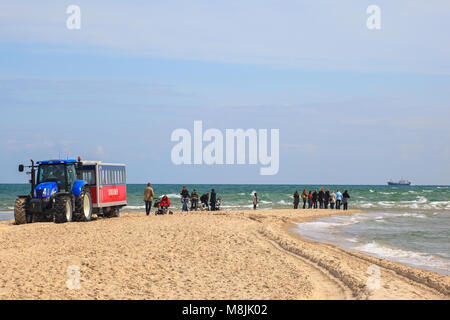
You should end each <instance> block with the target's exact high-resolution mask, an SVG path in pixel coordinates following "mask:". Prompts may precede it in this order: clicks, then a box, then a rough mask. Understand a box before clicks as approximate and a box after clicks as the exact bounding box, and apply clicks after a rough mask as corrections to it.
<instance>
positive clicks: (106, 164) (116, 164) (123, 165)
mask: <svg viewBox="0 0 450 320" xmlns="http://www.w3.org/2000/svg"><path fill="white" fill-rule="evenodd" d="M81 163H82V164H83V165H88V166H89V165H102V166H116V167H125V166H126V165H125V164H123V163H103V162H102V161H94V160H81Z"/></svg>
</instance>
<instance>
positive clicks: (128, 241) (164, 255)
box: [0, 210, 450, 300]
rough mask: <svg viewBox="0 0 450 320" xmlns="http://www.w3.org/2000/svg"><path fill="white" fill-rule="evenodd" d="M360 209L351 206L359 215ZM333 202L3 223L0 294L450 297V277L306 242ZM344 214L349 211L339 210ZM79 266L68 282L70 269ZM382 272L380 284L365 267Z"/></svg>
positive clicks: (42, 296)
mask: <svg viewBox="0 0 450 320" xmlns="http://www.w3.org/2000/svg"><path fill="white" fill-rule="evenodd" d="M355 212H356V211H348V212H347V213H346V214H353V213H355ZM331 214H336V211H331V210H320V211H318V210H315V211H313V210H296V211H294V210H260V211H228V212H196V213H175V214H174V215H172V216H154V215H152V216H150V217H146V216H145V214H144V213H122V214H121V217H120V218H113V219H102V218H99V219H97V220H95V221H91V222H88V223H81V222H80V223H68V224H60V225H57V224H53V223H36V224H29V225H20V226H16V225H13V224H12V221H2V222H0V270H1V273H0V299H164V300H165V299H277V300H279V299H280V300H281V299H282V300H284V299H296V300H297V299H449V298H450V277H449V276H445V275H441V274H438V273H433V272H430V271H424V270H420V269H416V268H412V267H408V266H404V265H401V264H398V263H394V262H390V261H387V260H382V259H377V258H373V257H370V256H367V255H363V254H359V253H355V252H352V251H348V250H344V249H341V248H339V247H337V246H334V245H329V244H323V243H318V242H314V241H310V240H306V239H304V238H302V237H300V236H299V235H297V234H296V233H294V232H292V230H291V229H292V228H293V224H292V223H293V222H304V221H311V220H312V219H316V218H318V217H323V216H327V215H331ZM341 214H342V213H341ZM70 266H75V267H78V268H79V269H80V279H81V283H80V288H79V289H72V290H70V289H68V287H67V284H66V282H67V280H68V279H69V277H70V276H69V274H68V273H67V269H68V267H70ZM374 268H375V269H376V270H379V272H380V273H379V274H380V282H379V287H376V288H373V286H368V285H367V284H368V279H369V277H370V276H371V274H370V272H369V271H368V270H374Z"/></svg>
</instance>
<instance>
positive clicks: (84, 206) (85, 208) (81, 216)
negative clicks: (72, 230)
mask: <svg viewBox="0 0 450 320" xmlns="http://www.w3.org/2000/svg"><path fill="white" fill-rule="evenodd" d="M92 211H93V206H92V196H91V191H90V190H89V189H88V188H86V187H83V189H82V190H81V194H80V195H79V196H78V197H76V199H75V212H76V215H75V219H76V220H77V221H90V220H91V219H92Z"/></svg>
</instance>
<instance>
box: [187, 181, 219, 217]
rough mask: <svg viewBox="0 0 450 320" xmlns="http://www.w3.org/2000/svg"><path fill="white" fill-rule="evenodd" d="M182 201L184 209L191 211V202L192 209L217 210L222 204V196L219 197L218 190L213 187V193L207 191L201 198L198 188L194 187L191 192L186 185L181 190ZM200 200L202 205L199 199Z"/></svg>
mask: <svg viewBox="0 0 450 320" xmlns="http://www.w3.org/2000/svg"><path fill="white" fill-rule="evenodd" d="M180 195H181V203H182V204H183V208H182V211H189V209H188V208H189V203H190V204H191V208H190V210H191V211H197V210H198V209H201V210H208V211H217V210H219V209H220V205H221V203H222V199H221V198H217V194H216V191H215V190H214V189H211V194H210V193H209V192H208V193H205V194H203V195H202V196H201V197H200V198H199V194H198V192H197V189H194V191H192V193H191V194H189V191H188V190H187V188H186V186H183V188H182V190H181V192H180ZM199 200H200V206H199V202H198V201H199Z"/></svg>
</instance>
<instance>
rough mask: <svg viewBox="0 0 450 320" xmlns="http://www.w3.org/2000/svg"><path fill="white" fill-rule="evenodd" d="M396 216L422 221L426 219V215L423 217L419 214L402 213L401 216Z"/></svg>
mask: <svg viewBox="0 0 450 320" xmlns="http://www.w3.org/2000/svg"><path fill="white" fill-rule="evenodd" d="M398 216H400V217H413V218H420V219H424V218H426V217H427V216H426V215H424V214H420V213H408V212H407V213H402V214H399V215H398Z"/></svg>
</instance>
